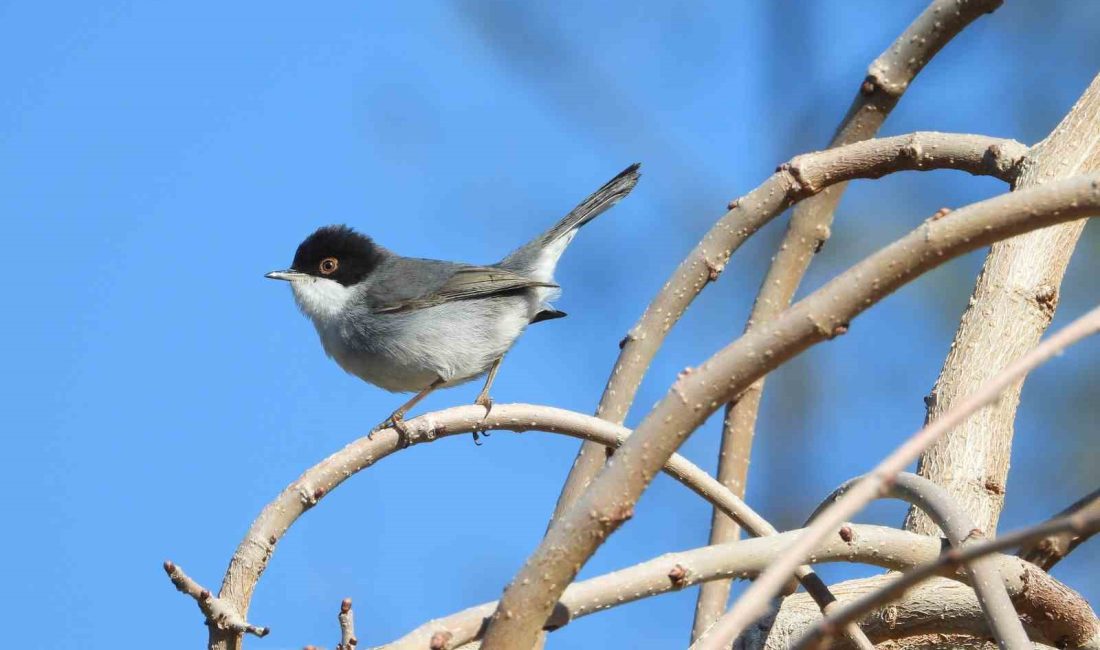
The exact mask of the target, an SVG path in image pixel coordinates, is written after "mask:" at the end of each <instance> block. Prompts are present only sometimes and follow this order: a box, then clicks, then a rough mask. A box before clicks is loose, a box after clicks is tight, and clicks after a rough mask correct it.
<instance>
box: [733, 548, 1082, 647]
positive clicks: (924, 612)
mask: <svg viewBox="0 0 1100 650" xmlns="http://www.w3.org/2000/svg"><path fill="white" fill-rule="evenodd" d="M997 560H998V564H999V565H1000V566H1001V573H1002V574H1003V575H1005V576H1006V586H1007V587H1008V590H1009V594H1011V596H1012V600H1013V602H1015V603H1016V606H1017V608H1018V609H1019V610H1020V613H1021V616H1022V618H1023V620H1024V625H1025V627H1026V628H1027V631H1028V635H1029V636H1030V637H1031V638H1032V639H1033V641H1034V642H1035V643H1041V644H1044V645H1046V646H1055V647H1060V648H1088V647H1095V646H1094V645H1093V642H1092V641H1090V636H1093V638H1097V637H1095V636H1094V635H1096V633H1097V630H1098V628H1097V624H1098V622H1097V620H1096V617H1095V616H1094V615H1093V613H1092V609H1091V608H1090V607H1089V604H1088V602H1087V601H1086V600H1084V599H1083V598H1081V596H1080V595H1078V594H1076V593H1074V592H1073V591H1072V590H1070V589H1068V588H1066V587H1065V586H1064V585H1062V584H1061V583H1059V582H1058V581H1057V580H1054V579H1053V578H1051V577H1050V576H1049V575H1047V574H1046V573H1044V572H1042V571H1040V570H1039V569H1037V568H1035V567H1033V566H1032V567H1029V565H1027V564H1026V563H1022V562H1018V561H1017V562H1012V561H1011V559H1010V558H1006V557H1003V556H1001V557H998V558H997ZM897 578H898V576H896V575H889V574H888V575H880V576H875V577H873V578H869V579H863V580H853V581H849V582H841V583H837V584H834V585H832V589H833V593H835V594H836V596H837V598H838V599H840V603H839V608H838V609H840V610H843V609H845V608H847V607H848V605H849V604H850V603H851V602H853V601H855V600H858V599H861V598H864V597H866V596H867V595H868V594H873V593H877V592H879V591H880V590H881V589H883V588H884V587H888V586H889V585H890V584H891V583H893V582H894V581H895V580H897ZM769 618H770V619H771V620H770V621H769V622H768V624H767V625H763V624H761V625H753V626H750V627H749V629H747V630H746V631H745V634H743V635H742V636H741V637H740V638H739V639H738V640H737V642H736V643H734V648H736V649H737V650H789V649H790V648H791V647H792V646H793V645H794V643H795V641H796V640H797V639H799V638H801V636H802V635H803V634H804V633H805V632H806V631H807V630H808V629H810V628H811V627H813V626H814V625H816V624H817V623H818V622H820V621H821V612H820V611H818V609H817V605H816V604H814V602H813V601H811V600H810V599H809V598H807V597H806V596H805V594H795V595H793V596H791V597H789V598H786V599H784V601H783V605H782V606H781V607H780V609H779V612H778V613H777V614H773V615H772V617H769ZM761 623H763V621H762V622H761ZM860 624H861V626H862V628H863V630H864V631H865V632H866V633H867V635H868V636H869V637H870V638H871V640H872V641H874V642H875V643H876V644H882V645H880V647H885V648H901V649H905V648H929V647H936V648H944V647H947V648H964V647H965V648H981V649H982V650H995V649H996V648H997V646H996V644H995V643H988V642H987V640H989V638H990V637H989V624H988V623H987V622H986V620H985V615H984V614H983V613H982V609H981V606H980V605H979V604H978V600H977V598H975V596H974V590H973V589H972V588H971V587H970V586H969V585H967V584H963V583H960V582H957V581H955V580H951V579H946V578H941V577H934V578H931V579H929V580H926V581H925V582H923V583H922V584H920V585H917V586H915V587H912V588H910V589H909V590H907V591H906V592H905V594H904V596H903V597H902V598H901V599H899V600H897V601H894V602H892V603H890V604H889V605H886V606H881V607H877V608H875V609H874V610H873V611H871V612H870V613H869V614H868V615H866V616H863V617H862V618H861V619H860ZM848 647H849V646H847V645H846V644H845V642H844V640H843V639H837V640H836V642H834V644H833V648H837V649H846V648H848Z"/></svg>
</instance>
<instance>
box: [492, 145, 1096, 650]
mask: <svg viewBox="0 0 1100 650" xmlns="http://www.w3.org/2000/svg"><path fill="white" fill-rule="evenodd" d="M862 144H863V143H860V144H856V145H851V146H852V147H859V146H861V145H862ZM826 153H828V152H826ZM1096 212H1100V176H1085V177H1080V178H1076V179H1071V180H1067V181H1061V182H1058V183H1050V184H1048V185H1044V186H1041V187H1037V188H1034V189H1030V190H1027V191H1023V192H1015V193H1012V194H1008V195H1003V196H999V197H996V198H993V199H990V200H988V201H983V202H981V203H976V204H974V205H971V206H968V207H965V208H962V209H959V210H956V211H955V212H953V213H951V214H949V215H947V216H944V217H942V218H938V219H930V220H928V221H926V222H925V223H924V225H922V226H921V227H920V228H918V229H917V230H915V231H914V232H912V233H910V234H909V235H907V236H905V237H903V238H902V239H900V240H899V241H897V242H895V243H894V244H892V245H890V246H888V247H886V248H885V249H883V250H881V251H879V252H877V253H875V254H874V255H872V256H871V257H869V258H867V259H866V260H864V261H863V262H861V263H860V264H858V265H856V266H855V267H853V268H851V269H849V270H848V271H846V272H845V273H843V274H841V275H840V276H838V277H837V278H835V279H834V280H833V281H831V282H829V283H828V284H826V285H825V286H824V287H822V288H821V289H819V290H818V291H816V292H815V293H813V294H812V295H810V296H809V297H807V298H805V299H804V300H802V301H801V302H799V303H798V304H796V305H794V306H792V307H791V308H790V309H788V310H787V311H786V312H784V314H783V315H782V316H780V317H779V318H778V319H776V321H775V322H774V324H773V325H772V326H771V327H768V328H763V330H762V331H758V330H753V331H750V332H748V333H746V334H745V335H744V336H742V337H741V338H740V339H739V340H737V341H736V342H734V343H733V344H731V345H729V346H727V347H726V348H724V349H723V350H722V351H720V352H719V353H718V354H716V355H714V356H713V357H711V358H710V359H709V360H708V361H706V362H705V363H704V364H703V365H702V366H700V367H699V368H697V369H695V370H694V371H693V372H688V373H682V374H681V377H680V378H679V379H678V380H677V381H676V382H675V384H674V385H673V387H672V389H671V390H670V391H669V393H668V394H667V395H666V396H665V397H664V398H663V399H662V400H661V401H660V403H658V404H657V406H656V407H655V408H654V409H653V411H651V412H650V413H649V415H647V416H646V418H645V419H644V420H643V422H642V423H641V424H640V425H639V426H638V429H637V430H636V431H635V433H634V434H633V435H631V436H630V437H629V438H628V439H627V441H626V443H625V444H623V446H622V447H621V448H620V450H619V451H618V452H616V454H615V458H614V462H612V463H609V464H608V465H607V467H606V468H605V469H604V470H603V471H602V472H601V473H600V475H599V476H598V477H597V478H596V480H595V481H593V483H592V485H591V486H590V487H589V489H588V490H586V491H585V494H584V496H583V497H582V498H581V500H580V501H578V502H577V503H576V504H575V505H574V506H573V507H572V508H570V509H569V510H568V511H567V513H566V514H565V515H563V516H562V517H561V518H560V519H559V520H558V521H556V522H555V523H554V524H553V525H552V526H551V528H550V530H549V531H548V532H547V534H546V537H545V538H544V539H543V542H542V544H540V546H539V548H538V549H537V550H536V551H535V553H534V554H533V555H532V556H531V557H530V558H529V559H528V561H527V562H526V564H525V565H524V567H523V568H522V570H521V571H520V572H519V574H517V576H516V578H514V579H513V581H512V583H511V584H510V585H509V587H508V588H507V590H506V591H505V593H504V597H503V598H502V599H501V602H500V606H499V607H498V609H497V612H496V613H495V614H494V616H493V619H492V622H491V623H490V625H489V630H488V632H487V633H486V637H485V641H484V644H485V645H484V647H485V648H486V650H499V649H503V648H509V649H512V648H528V647H530V646H531V643H532V641H533V639H534V638H535V637H536V636H537V634H538V631H539V630H540V629H541V627H542V624H543V623H544V622H545V621H546V619H547V617H548V616H549V614H550V610H551V609H552V607H553V605H554V603H555V602H557V599H558V597H559V596H560V595H561V592H562V591H563V590H564V589H565V587H566V586H567V585H568V584H569V583H570V582H571V581H572V580H573V577H574V576H575V575H576V573H577V571H579V570H580V567H581V566H582V565H583V564H584V563H585V562H586V561H587V560H588V558H590V557H591V556H592V554H593V553H594V552H595V550H596V548H598V547H599V545H600V544H601V543H602V541H603V540H604V539H606V537H607V536H608V535H610V534H611V533H612V532H614V530H615V529H616V528H617V527H618V526H619V525H620V524H621V523H622V522H623V521H625V519H626V516H625V515H626V514H627V513H629V512H630V511H631V509H632V508H633V505H634V503H635V502H636V500H637V499H638V497H639V496H640V495H641V493H642V491H643V490H644V489H645V488H646V486H648V485H649V482H650V481H651V480H652V479H653V477H654V475H655V474H656V473H657V471H659V468H660V467H661V465H662V464H663V463H664V461H665V460H666V459H668V458H669V457H670V456H671V455H672V454H673V453H674V452H675V451H676V449H677V448H678V447H679V446H680V444H681V443H682V442H683V440H684V439H685V438H686V437H687V436H688V434H689V433H691V432H692V431H693V430H694V429H695V428H696V427H698V426H699V425H700V424H701V423H702V422H703V421H704V420H705V419H706V418H707V417H708V416H709V415H710V414H711V413H713V412H714V411H715V410H716V409H717V408H718V407H719V406H720V405H721V404H724V403H725V402H727V401H729V400H730V399H731V398H732V397H733V396H734V395H736V394H738V393H739V392H741V391H742V390H744V389H745V388H746V387H748V385H750V384H751V383H752V382H754V381H756V380H757V379H759V378H760V377H762V376H763V375H764V374H766V373H767V372H770V371H771V370H773V369H774V368H776V367H777V366H778V365H779V364H780V363H782V362H784V361H786V360H787V359H790V358H791V357H793V356H795V355H796V354H798V353H800V352H802V351H803V350H805V349H806V348H808V347H810V346H811V345H814V344H815V343H818V342H820V341H823V340H826V339H828V338H832V337H834V336H837V335H839V334H842V333H844V332H846V331H847V329H848V323H849V322H850V321H851V320H852V319H853V318H855V317H856V316H857V315H859V314H860V313H862V312H863V311H864V310H866V309H868V308H869V307H870V306H871V305H873V304H875V302H877V301H878V300H881V299H882V298H883V297H885V296H886V295H888V294H890V293H891V292H893V291H894V290H896V289H897V288H898V287H900V286H902V285H903V284H905V283H907V282H909V281H910V280H912V279H914V278H916V277H918V276H919V275H920V274H922V273H924V272H925V271H927V270H929V269H931V268H934V267H936V266H939V265H940V264H942V263H944V262H945V261H947V260H949V259H951V258H952V257H955V256H957V255H961V254H962V253H965V252H968V251H971V250H974V249H975V248H978V247H980V246H984V245H988V244H990V243H992V242H993V241H996V240H998V239H1002V238H1005V237H1010V236H1012V235H1016V234H1020V233H1021V232H1026V231H1029V230H1034V229H1036V228H1041V227H1043V226H1047V225H1051V224H1054V223H1062V222H1065V221H1068V220H1071V219H1075V218H1079V217H1083V216H1086V215H1090V214H1095V213H1096ZM900 469H901V468H899V471H900ZM802 557H804V556H802ZM790 570H791V569H788V573H787V576H789V575H790V573H789V572H790ZM758 585H759V583H758ZM771 595H774V592H770V591H769V597H770V596H771ZM754 613H755V614H757V615H758V614H759V612H754Z"/></svg>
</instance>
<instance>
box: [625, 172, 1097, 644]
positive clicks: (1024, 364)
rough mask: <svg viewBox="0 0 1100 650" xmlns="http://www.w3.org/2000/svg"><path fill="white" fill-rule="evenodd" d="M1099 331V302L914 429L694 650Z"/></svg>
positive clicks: (727, 636) (748, 618)
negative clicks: (948, 442) (976, 419)
mask: <svg viewBox="0 0 1100 650" xmlns="http://www.w3.org/2000/svg"><path fill="white" fill-rule="evenodd" d="M1088 178H1089V177H1084V178H1082V179H1076V180H1071V181H1062V182H1060V183H1052V184H1050V185H1047V186H1044V187H1039V188H1035V189H1032V190H1027V191H1026V192H1017V193H1014V194H1011V195H1009V196H1007V197H1000V199H1001V200H1002V201H1004V202H1007V200H1008V199H1010V198H1013V197H1018V196H1022V195H1024V194H1034V193H1037V192H1042V191H1043V190H1044V189H1046V190H1049V189H1050V188H1052V187H1057V186H1063V187H1064V186H1067V185H1069V184H1072V183H1074V182H1080V181H1081V180H1087V179H1088ZM1092 178H1094V180H1093V181H1092V182H1093V184H1094V187H1096V188H1097V190H1096V191H1097V192H1100V182H1098V181H1097V180H1095V177H1092ZM1098 198H1100V197H1098ZM986 203H990V202H986ZM1094 209H1095V208H1094ZM1074 216H1077V215H1067V217H1068V218H1073V217H1074ZM1037 227H1038V225H1037ZM1097 331H1100V307H1097V308H1095V309H1093V310H1092V311H1090V312H1088V313H1087V314H1085V315H1084V316H1082V317H1080V318H1078V319H1077V320H1076V321H1074V322H1073V323H1071V324H1069V325H1068V326H1066V327H1065V328H1063V329H1062V330H1061V331H1059V332H1058V333H1056V334H1055V335H1054V336H1052V337H1050V338H1049V339H1047V340H1046V341H1044V342H1042V343H1041V344H1040V345H1039V346H1038V347H1036V348H1035V349H1034V350H1032V351H1031V352H1029V353H1028V354H1026V355H1024V356H1023V357H1022V358H1020V359H1018V360H1017V361H1016V362H1014V363H1013V364H1011V365H1009V366H1008V367H1007V368H1005V369H1004V370H1003V371H1001V373H1000V374H998V375H997V376H995V377H994V378H993V379H991V380H990V381H989V382H987V383H986V384H984V385H983V386H982V387H981V388H980V389H979V390H978V391H977V392H976V393H974V394H973V395H971V396H969V397H968V398H966V399H965V400H962V401H960V402H959V403H958V404H956V405H955V407H954V408H952V409H951V410H950V411H948V412H947V413H945V414H944V415H943V417H941V418H940V419H938V420H936V421H935V422H932V423H930V424H929V425H927V426H926V427H924V428H923V429H921V430H920V431H918V432H917V433H916V434H915V435H913V437H911V438H910V439H909V440H908V441H906V442H905V443H904V444H903V445H902V446H900V447H898V449H897V450H895V451H894V452H893V453H891V454H890V455H889V456H888V457H887V458H886V459H885V460H883V461H882V462H881V463H879V464H878V466H876V467H875V469H874V470H872V471H871V472H870V473H869V474H868V475H867V476H866V477H865V478H864V479H863V480H861V481H859V482H858V483H856V484H855V485H854V486H852V488H851V489H850V490H849V491H848V493H847V494H846V495H844V496H843V497H842V498H840V499H839V500H838V501H836V502H835V503H833V504H832V505H830V506H829V507H828V508H826V509H825V510H824V511H823V512H822V513H820V514H819V516H818V517H817V519H816V520H815V521H814V523H813V525H811V526H809V527H808V528H806V532H805V533H804V534H803V535H802V536H801V537H800V538H799V539H798V541H796V542H795V543H794V544H792V545H791V546H790V547H789V548H788V549H787V552H786V553H784V554H783V555H782V556H781V557H780V558H779V559H778V560H777V561H776V562H775V563H774V564H773V565H772V566H771V567H770V568H769V569H768V570H767V571H765V572H764V573H763V574H762V575H761V576H760V578H759V579H757V581H756V582H755V583H754V584H753V585H752V587H750V588H749V589H748V590H747V591H746V592H745V593H744V594H743V595H742V596H741V598H740V599H738V601H737V602H736V603H735V604H734V606H733V608H732V609H731V610H730V611H729V612H727V613H726V614H725V615H724V616H722V618H720V619H719V620H718V622H717V623H715V624H714V625H713V626H712V627H711V628H710V629H709V630H708V631H707V634H706V635H705V636H704V637H703V638H702V639H700V642H699V643H698V644H696V645H697V646H698V648H697V650H704V649H705V650H712V649H716V648H723V647H728V644H729V642H730V641H731V640H732V639H734V638H736V637H737V636H738V635H739V634H740V633H741V632H742V631H743V630H744V629H745V627H746V626H747V625H749V624H750V623H751V622H752V621H754V620H756V619H757V618H758V617H759V616H762V615H763V614H764V613H766V612H767V610H768V601H769V600H770V599H771V598H772V597H774V596H775V594H777V593H778V592H779V590H780V589H781V588H782V586H783V584H784V582H785V581H786V580H787V579H788V576H789V575H790V573H791V571H792V570H793V567H794V566H796V565H798V564H800V563H801V562H802V559H803V558H805V557H806V553H808V552H810V550H811V549H812V548H813V546H814V545H815V544H816V542H817V540H820V539H821V538H823V537H824V536H826V535H828V534H829V532H830V531H831V530H832V529H833V528H834V527H836V526H837V525H839V524H840V523H841V522H843V521H844V520H846V519H848V518H849V517H851V516H852V515H853V514H855V513H856V512H858V511H859V510H861V509H862V508H863V506H865V505H866V504H867V503H869V502H871V501H873V500H874V499H875V498H876V497H877V496H878V495H879V494H881V493H882V491H883V490H884V489H885V488H886V486H887V485H889V483H890V481H891V480H892V479H893V477H894V476H896V475H897V474H898V473H899V472H901V471H903V470H904V469H905V467H906V466H907V465H908V464H909V463H911V462H913V460H915V459H916V458H917V456H918V455H919V454H920V453H921V452H922V451H923V450H924V449H926V448H927V447H928V445H930V444H931V443H932V442H933V441H935V440H936V439H937V438H938V437H940V436H942V435H943V434H944V433H945V432H947V431H950V430H951V428H952V427H954V426H956V425H958V424H959V423H960V422H963V421H965V420H966V419H967V418H968V417H970V415H972V414H973V413H974V412H976V411H978V410H979V409H981V408H983V407H986V406H988V405H989V404H992V403H993V402H995V401H996V400H997V398H998V396H999V395H1000V394H1001V392H1002V391H1003V390H1004V389H1005V388H1007V387H1008V386H1010V385H1012V384H1013V383H1015V382H1017V381H1019V380H1020V378H1021V377H1023V376H1025V375H1026V374H1027V373H1028V372H1030V371H1031V369H1033V368H1035V367H1036V366H1038V365H1040V364H1042V363H1043V362H1044V361H1046V360H1048V359H1050V358H1051V357H1052V356H1054V355H1056V354H1058V353H1060V352H1061V351H1062V350H1063V349H1065V348H1066V347H1067V346H1069V345H1071V344H1073V343H1075V342H1077V341H1079V340H1081V339H1082V338H1084V337H1086V336H1089V335H1091V334H1095V333H1096V332H1097ZM641 433H642V429H641V427H639V429H638V431H637V432H636V433H635V435H634V438H632V440H633V439H637V438H638V437H640V435H641ZM626 449H627V447H624V448H623V451H624V452H625V451H626Z"/></svg>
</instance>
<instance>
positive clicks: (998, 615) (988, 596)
mask: <svg viewBox="0 0 1100 650" xmlns="http://www.w3.org/2000/svg"><path fill="white" fill-rule="evenodd" d="M864 478H865V477H862V476H861V477H859V478H854V479H851V480H849V481H847V482H845V483H844V484H843V485H841V486H840V487H838V488H837V489H835V490H833V493H832V494H830V495H829V496H828V497H826V498H825V500H824V501H822V502H821V504H820V505H819V506H818V507H817V509H815V510H814V512H813V514H811V515H810V518H809V519H808V520H807V521H806V526H807V527H808V526H809V525H810V524H811V523H813V520H814V519H816V518H817V516H818V515H819V514H821V512H822V511H823V510H824V509H825V508H827V507H828V506H830V505H832V504H833V503H835V502H836V501H837V500H838V499H840V498H841V497H842V496H844V494H845V493H847V492H848V490H850V489H851V488H852V487H853V486H855V484H856V483H858V482H860V481H862V480H863V479H864ZM884 487H886V488H887V489H888V491H887V492H886V493H885V495H884V496H887V497H890V498H893V499H901V500H902V501H907V502H908V503H910V504H912V505H913V507H915V508H919V509H920V510H921V511H922V512H924V513H925V514H927V515H928V516H929V517H930V518H931V519H932V521H934V522H936V525H937V526H939V527H940V530H942V531H943V532H944V534H945V535H947V539H948V540H949V541H950V542H951V546H953V547H954V548H955V550H956V552H957V551H959V550H960V549H962V548H965V547H968V546H970V545H971V544H972V543H973V542H974V540H975V539H979V538H981V537H982V531H981V530H978V529H977V528H975V527H974V520H973V519H972V518H971V517H970V515H968V514H967V513H966V511H964V510H963V509H962V508H961V507H959V505H958V504H956V503H955V502H953V501H952V500H951V495H950V494H948V493H947V491H946V490H944V489H943V488H942V487H940V486H938V485H936V484H935V483H933V482H932V481H929V480H928V479H926V478H924V477H921V476H917V475H916V474H910V473H909V472H901V473H899V474H897V475H895V476H893V477H892V478H891V479H890V481H889V482H888V483H887V484H886V486H884ZM967 567H968V568H969V570H970V572H971V575H972V576H973V580H972V581H971V582H972V583H973V585H974V591H975V592H976V593H977V595H978V602H979V603H980V604H981V606H982V611H984V612H985V615H986V617H987V618H988V619H989V627H990V628H991V629H992V631H993V634H994V636H995V637H996V638H997V640H998V641H999V642H1000V643H1001V644H1002V647H1006V648H1026V647H1028V646H1029V644H1030V642H1029V641H1028V638H1027V633H1026V632H1025V631H1024V628H1023V626H1022V625H1021V624H1020V618H1019V616H1018V615H1017V614H1016V609H1015V608H1014V607H1013V606H1012V600H1011V599H1010V598H1009V597H1008V592H1007V591H1005V586H1004V582H1003V581H1002V580H1001V576H1000V574H999V573H998V572H997V566H996V564H995V563H994V562H993V560H992V559H991V558H986V557H982V556H981V555H978V556H976V557H975V559H974V560H973V561H972V562H970V563H969V564H968V565H967ZM830 613H831V612H825V614H826V615H829V614H830Z"/></svg>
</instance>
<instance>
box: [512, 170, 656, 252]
mask: <svg viewBox="0 0 1100 650" xmlns="http://www.w3.org/2000/svg"><path fill="white" fill-rule="evenodd" d="M639 167H641V165H640V164H639V163H634V164H633V165H631V166H629V167H627V168H626V169H624V170H623V171H621V172H619V174H618V175H617V176H616V177H615V178H612V179H611V180H609V181H607V182H606V183H604V186H603V187H601V188H600V189H598V190H596V191H595V192H593V193H592V196H589V197H588V198H587V199H585V200H584V201H581V203H580V205H578V206H577V207H575V208H573V210H572V211H571V212H570V213H569V214H567V215H565V217H563V218H562V220H561V221H559V222H558V223H557V224H555V225H554V227H553V228H551V229H550V230H547V231H546V232H545V233H543V234H542V236H540V237H539V238H538V240H536V241H537V243H538V244H539V245H541V246H546V245H547V244H549V243H550V242H552V241H554V240H556V239H559V238H560V237H563V236H564V235H567V234H569V233H571V232H573V231H574V230H576V229H577V228H580V227H581V226H583V225H584V224H586V223H588V222H589V221H592V220H593V219H595V218H596V217H598V216H600V215H601V214H603V213H604V212H605V211H606V210H607V209H608V208H610V207H611V206H613V205H615V204H616V203H618V202H619V200H620V199H622V198H623V197H624V196H626V195H627V194H630V191H631V190H633V189H634V186H635V185H637V184H638V177H639V176H640V174H639V172H638V169H639ZM532 243H535V242H532Z"/></svg>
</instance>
